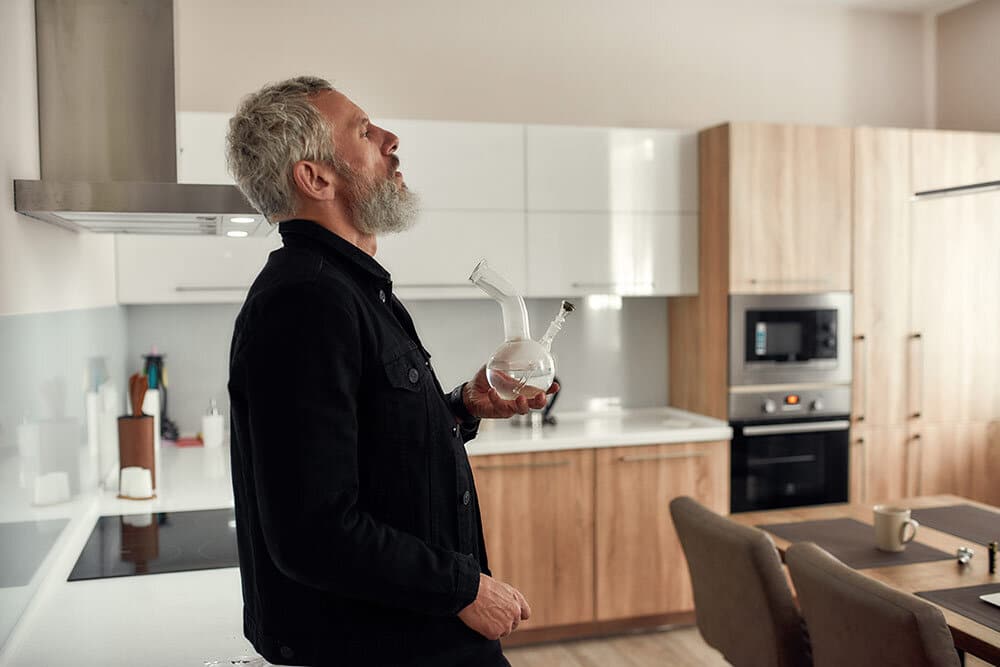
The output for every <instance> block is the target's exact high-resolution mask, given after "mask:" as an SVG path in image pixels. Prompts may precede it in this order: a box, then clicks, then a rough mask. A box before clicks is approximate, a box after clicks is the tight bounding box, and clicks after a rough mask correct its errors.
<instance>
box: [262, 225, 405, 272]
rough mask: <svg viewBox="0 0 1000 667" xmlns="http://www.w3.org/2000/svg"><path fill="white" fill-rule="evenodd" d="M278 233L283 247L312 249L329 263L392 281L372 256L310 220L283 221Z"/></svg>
mask: <svg viewBox="0 0 1000 667" xmlns="http://www.w3.org/2000/svg"><path fill="white" fill-rule="evenodd" d="M278 233H280V234H281V240H282V241H283V242H284V244H285V245H286V246H289V247H296V246H297V247H302V246H307V247H311V248H314V249H316V250H318V251H319V252H320V254H321V255H322V256H323V257H324V258H325V259H327V260H329V261H331V262H335V263H337V264H341V265H347V266H348V267H350V268H352V269H356V270H358V271H360V272H362V273H365V274H368V275H369V276H370V277H372V278H375V279H376V280H379V281H381V282H385V283H391V282H392V276H391V275H389V272H388V271H386V270H385V269H384V268H382V265H381V264H379V263H378V262H377V261H375V258H374V257H372V256H371V255H369V254H368V253H366V252H365V251H364V250H362V249H361V248H359V247H357V246H356V245H354V244H353V243H351V242H350V241H348V240H346V239H344V238H342V237H340V236H338V235H337V234H334V233H333V232H331V231H330V230H329V229H326V228H325V227H322V226H321V225H319V224H318V223H315V222H313V221H312V220H286V221H285V222H281V223H279V224H278Z"/></svg>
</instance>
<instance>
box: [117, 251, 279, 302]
mask: <svg viewBox="0 0 1000 667" xmlns="http://www.w3.org/2000/svg"><path fill="white" fill-rule="evenodd" d="M280 245H281V239H280V237H279V236H278V234H277V233H273V234H271V235H270V236H267V237H264V238H242V239H234V238H229V237H226V236H154V235H139V234H136V235H131V234H118V235H117V236H116V237H115V261H116V263H117V267H116V268H117V271H116V279H117V282H118V302H119V303H124V304H143V303H239V302H241V301H243V299H244V298H246V295H247V290H248V289H250V284H251V283H252V282H253V280H254V278H256V277H257V274H258V273H259V272H260V270H261V269H262V268H263V267H264V263H265V262H266V261H267V256H268V254H269V253H270V252H271V251H272V250H274V249H275V248H278V247H279V246H280Z"/></svg>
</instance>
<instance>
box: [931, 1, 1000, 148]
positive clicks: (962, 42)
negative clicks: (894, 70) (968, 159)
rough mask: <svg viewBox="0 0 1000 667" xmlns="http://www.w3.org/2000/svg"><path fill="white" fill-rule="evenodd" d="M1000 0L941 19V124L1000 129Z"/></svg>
mask: <svg viewBox="0 0 1000 667" xmlns="http://www.w3.org/2000/svg"><path fill="white" fill-rule="evenodd" d="M998 78H1000V0H979V1H978V2H973V3H971V4H968V5H965V6H964V7H959V8H958V9H954V10H952V11H950V12H946V13H944V14H941V15H940V16H938V18H937V79H938V81H937V95H938V99H937V107H938V119H937V127H939V128H941V129H946V130H982V131H988V132H1000V85H998V84H997V81H998Z"/></svg>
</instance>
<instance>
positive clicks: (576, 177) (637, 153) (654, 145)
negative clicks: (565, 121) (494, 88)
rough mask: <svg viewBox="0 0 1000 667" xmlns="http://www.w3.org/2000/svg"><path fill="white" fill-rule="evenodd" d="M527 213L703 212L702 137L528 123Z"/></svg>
mask: <svg viewBox="0 0 1000 667" xmlns="http://www.w3.org/2000/svg"><path fill="white" fill-rule="evenodd" d="M525 147H526V148H525V153H526V156H527V160H526V164H527V173H526V176H527V208H528V210H529V211H622V212H631V213H695V212H697V211H698V136H697V133H696V132H691V131H683V130H656V129H630V128H598V127H563V126H553V125H529V126H528V127H527V128H526V130H525Z"/></svg>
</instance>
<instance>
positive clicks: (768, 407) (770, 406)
mask: <svg viewBox="0 0 1000 667" xmlns="http://www.w3.org/2000/svg"><path fill="white" fill-rule="evenodd" d="M760 408H761V410H763V411H764V412H766V413H767V414H771V413H773V412H774V411H775V410H777V409H778V404H777V403H775V402H774V401H772V400H771V399H770V398H769V399H767V400H766V401H764V405H762V406H760Z"/></svg>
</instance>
